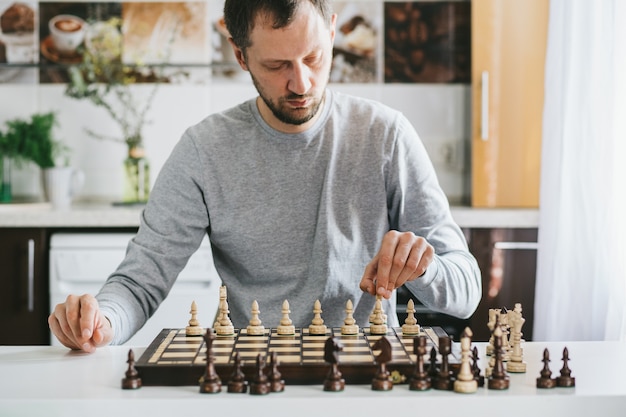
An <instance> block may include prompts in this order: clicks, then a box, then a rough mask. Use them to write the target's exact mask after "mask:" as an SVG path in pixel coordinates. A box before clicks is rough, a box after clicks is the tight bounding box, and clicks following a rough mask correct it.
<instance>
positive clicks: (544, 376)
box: [537, 348, 556, 388]
mask: <svg viewBox="0 0 626 417" xmlns="http://www.w3.org/2000/svg"><path fill="white" fill-rule="evenodd" d="M541 361H542V362H543V368H542V369H541V372H540V373H539V378H537V388H554V387H556V379H553V378H552V371H551V370H550V365H548V364H549V363H550V352H549V351H548V349H547V348H546V349H544V350H543V359H542V360H541Z"/></svg>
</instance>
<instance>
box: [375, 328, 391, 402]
mask: <svg viewBox="0 0 626 417" xmlns="http://www.w3.org/2000/svg"><path fill="white" fill-rule="evenodd" d="M372 349H373V350H378V349H380V353H379V354H378V356H376V365H377V369H376V375H375V376H374V379H373V380H372V389H373V390H374V391H389V390H391V389H392V388H393V382H392V380H391V373H390V372H389V370H388V369H387V362H389V361H390V360H391V357H392V356H391V343H390V342H389V340H388V339H387V338H386V337H385V336H382V337H381V338H380V339H378V340H377V341H376V343H374V345H373V346H372Z"/></svg>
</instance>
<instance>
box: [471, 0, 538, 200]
mask: <svg viewBox="0 0 626 417" xmlns="http://www.w3.org/2000/svg"><path fill="white" fill-rule="evenodd" d="M548 7H549V0H525V1H511V0H472V12H471V13H472V128H471V130H472V142H471V148H472V152H471V153H472V156H471V164H472V168H471V171H472V185H471V194H472V196H471V200H472V206H474V207H538V206H539V177H540V162H541V161H540V159H541V134H542V113H543V95H544V88H543V84H544V65H545V53H546V41H547V29H548Z"/></svg>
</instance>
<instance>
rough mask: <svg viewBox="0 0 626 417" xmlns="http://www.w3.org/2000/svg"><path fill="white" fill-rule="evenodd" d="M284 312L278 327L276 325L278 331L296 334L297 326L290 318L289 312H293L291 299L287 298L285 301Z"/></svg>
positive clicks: (285, 333) (282, 333)
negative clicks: (290, 303) (290, 306)
mask: <svg viewBox="0 0 626 417" xmlns="http://www.w3.org/2000/svg"><path fill="white" fill-rule="evenodd" d="M282 313H283V317H282V318H281V319H280V324H279V325H278V327H276V333H278V334H279V335H294V334H296V328H295V326H294V325H293V322H292V321H291V319H290V318H289V313H291V310H289V301H287V300H285V301H283V308H282Z"/></svg>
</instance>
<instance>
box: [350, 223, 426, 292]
mask: <svg viewBox="0 0 626 417" xmlns="http://www.w3.org/2000/svg"><path fill="white" fill-rule="evenodd" d="M434 254H435V251H434V248H433V247H432V246H431V245H430V244H429V243H428V242H427V241H426V239H424V238H423V237H420V236H416V235H415V234H414V233H411V232H404V233H400V232H397V231H393V230H392V231H389V232H387V233H386V234H385V236H384V237H383V241H382V244H381V247H380V250H379V251H378V253H377V254H376V256H375V257H374V259H373V260H372V262H370V264H369V265H368V266H367V267H366V270H365V273H364V275H363V278H362V280H361V289H362V290H363V291H366V292H368V293H370V294H372V295H381V296H383V297H385V298H389V297H391V293H392V291H393V290H395V289H396V288H398V287H400V286H402V285H403V284H404V283H405V282H407V281H412V280H414V279H417V278H418V277H420V276H421V275H423V274H424V273H425V272H426V269H427V268H428V265H430V263H431V262H432V260H433V258H434ZM372 285H374V286H375V290H374V292H373V293H372V291H371V286H372Z"/></svg>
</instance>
